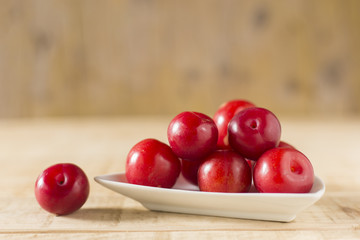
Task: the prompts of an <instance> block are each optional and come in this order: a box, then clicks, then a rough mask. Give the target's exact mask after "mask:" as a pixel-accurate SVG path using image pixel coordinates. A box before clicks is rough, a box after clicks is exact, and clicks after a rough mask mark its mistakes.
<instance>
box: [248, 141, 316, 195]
mask: <svg viewBox="0 0 360 240" xmlns="http://www.w3.org/2000/svg"><path fill="white" fill-rule="evenodd" d="M313 183H314V170H313V167H312V164H311V162H310V161H309V159H308V158H307V157H306V156H305V155H304V154H302V153H301V152H299V151H298V150H295V149H292V148H274V149H270V150H268V151H266V152H265V153H264V154H263V155H262V156H261V157H260V158H259V159H258V161H257V162H256V164H255V167H254V185H255V188H256V189H257V190H258V191H259V192H262V193H308V192H309V191H310V190H311V188H312V186H313Z"/></svg>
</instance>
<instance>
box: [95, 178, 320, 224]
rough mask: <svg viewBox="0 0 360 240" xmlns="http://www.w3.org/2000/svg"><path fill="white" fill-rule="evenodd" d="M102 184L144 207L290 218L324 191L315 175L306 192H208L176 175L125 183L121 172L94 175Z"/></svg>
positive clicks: (284, 219)
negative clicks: (161, 184)
mask: <svg viewBox="0 0 360 240" xmlns="http://www.w3.org/2000/svg"><path fill="white" fill-rule="evenodd" d="M95 181H96V182H98V183H99V184H101V185H102V186H104V187H106V188H109V189H111V190H113V191H115V192H118V193H120V194H122V195H124V196H127V197H129V198H132V199H134V200H136V201H138V202H140V203H141V204H142V205H143V206H144V207H145V208H147V209H150V210H154V211H166V212H177V213H188V214H200V215H211V216H221V217H233V218H246V219H257V220H269V221H281V222H290V221H292V220H293V219H295V217H296V215H297V214H298V213H299V212H300V211H302V210H304V209H305V208H307V207H309V206H310V205H312V204H314V203H315V202H316V201H318V200H319V199H320V198H321V197H322V195H323V194H324V192H325V185H324V183H323V181H322V180H321V179H320V178H318V177H316V178H315V182H314V185H313V188H312V189H311V191H310V193H306V194H288V193H256V192H254V190H252V192H251V191H250V192H249V193H211V192H201V191H199V189H198V187H197V186H195V185H193V184H190V183H188V182H187V181H186V180H184V179H183V178H182V177H179V179H178V181H177V182H176V184H175V186H174V187H173V188H171V189H165V188H156V187H147V186H141V185H135V184H130V183H127V181H126V177H125V174H124V173H120V174H109V175H102V176H97V177H95Z"/></svg>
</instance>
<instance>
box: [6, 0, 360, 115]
mask: <svg viewBox="0 0 360 240" xmlns="http://www.w3.org/2000/svg"><path fill="white" fill-rule="evenodd" d="M359 29H360V1H358V0H317V1H313V0H281V1H265V0H264V1H262V0H257V1H244V0H239V1H236V0H219V1H213V0H203V1H200V0H198V1H196V0H181V1H171V0H129V1H125V0H112V1H111V0H101V1H99V0H58V1H57V0H2V1H1V7H0V117H37V116H63V115H116V114H176V113H178V112H180V111H183V110H196V111H202V112H204V113H207V114H209V115H212V114H213V113H214V112H215V110H216V108H217V107H218V105H219V104H220V103H221V102H223V101H226V100H229V99H234V98H245V99H249V100H251V101H253V102H254V103H255V104H257V105H259V106H263V107H268V108H270V109H271V110H273V111H274V112H277V113H281V114H287V115H296V116H297V115H302V114H305V115H326V116H334V115H357V114H360V30H359Z"/></svg>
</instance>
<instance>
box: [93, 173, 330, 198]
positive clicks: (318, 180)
mask: <svg viewBox="0 0 360 240" xmlns="http://www.w3.org/2000/svg"><path fill="white" fill-rule="evenodd" d="M119 175H125V172H120V173H110V174H104V175H98V176H95V177H94V180H95V181H96V182H97V183H99V184H101V185H102V182H107V183H111V184H115V185H120V186H123V187H132V188H137V189H143V190H152V191H161V192H174V193H175V192H178V193H189V194H202V195H215V196H221V195H223V196H238V197H239V196H259V195H260V196H264V197H297V198H309V197H316V196H318V195H319V196H320V197H321V196H322V195H323V194H324V193H325V190H326V186H325V183H324V181H323V180H322V179H321V178H320V177H318V176H314V186H315V183H317V184H319V186H320V187H319V189H318V190H317V191H315V192H309V193H260V192H245V193H224V192H205V191H199V190H188V189H179V188H161V187H152V186H145V185H139V184H133V183H128V182H122V181H115V180H110V179H106V178H109V177H114V176H119ZM185 181H186V180H185ZM189 184H191V183H189ZM314 186H313V187H314Z"/></svg>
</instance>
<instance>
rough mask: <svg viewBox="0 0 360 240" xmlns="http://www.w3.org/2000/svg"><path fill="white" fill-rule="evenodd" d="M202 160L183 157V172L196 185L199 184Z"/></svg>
mask: <svg viewBox="0 0 360 240" xmlns="http://www.w3.org/2000/svg"><path fill="white" fill-rule="evenodd" d="M201 162H202V161H189V160H185V159H181V174H182V175H183V177H184V178H185V179H186V180H187V181H189V182H190V183H192V184H194V185H198V170H199V167H200V164H201Z"/></svg>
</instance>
